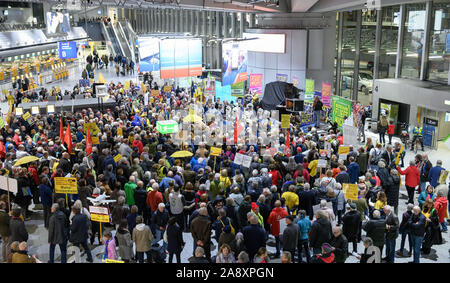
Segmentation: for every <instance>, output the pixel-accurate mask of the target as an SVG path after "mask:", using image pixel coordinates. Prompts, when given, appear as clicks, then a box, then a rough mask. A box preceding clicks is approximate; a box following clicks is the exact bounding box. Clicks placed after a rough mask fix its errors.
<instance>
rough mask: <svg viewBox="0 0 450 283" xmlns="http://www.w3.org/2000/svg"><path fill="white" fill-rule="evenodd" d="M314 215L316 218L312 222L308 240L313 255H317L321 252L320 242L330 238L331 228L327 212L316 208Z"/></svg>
mask: <svg viewBox="0 0 450 283" xmlns="http://www.w3.org/2000/svg"><path fill="white" fill-rule="evenodd" d="M315 216H316V219H317V220H316V221H314V222H313V223H312V226H311V233H310V236H309V242H310V246H311V248H312V250H313V253H314V255H317V254H320V253H321V252H322V244H323V243H328V242H329V241H330V240H331V237H332V228H331V223H330V221H329V220H328V219H329V216H328V213H327V212H325V211H323V210H317V211H316V213H315Z"/></svg>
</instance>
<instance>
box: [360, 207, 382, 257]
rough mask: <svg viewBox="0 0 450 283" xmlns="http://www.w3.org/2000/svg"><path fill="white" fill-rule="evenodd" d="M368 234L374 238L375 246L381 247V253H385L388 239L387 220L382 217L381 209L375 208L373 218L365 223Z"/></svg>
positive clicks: (364, 226) (364, 227)
mask: <svg viewBox="0 0 450 283" xmlns="http://www.w3.org/2000/svg"><path fill="white" fill-rule="evenodd" d="M363 229H364V231H366V236H367V237H370V238H371V239H372V240H373V244H374V246H376V247H378V248H379V249H380V253H383V246H384V243H385V241H386V220H385V219H380V211H379V210H375V211H374V212H373V219H371V220H369V221H367V223H365V225H363Z"/></svg>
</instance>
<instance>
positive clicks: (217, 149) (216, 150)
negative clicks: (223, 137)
mask: <svg viewBox="0 0 450 283" xmlns="http://www.w3.org/2000/svg"><path fill="white" fill-rule="evenodd" d="M221 153H222V149H221V148H220V147H211V153H210V155H212V156H219V155H220V154H221Z"/></svg>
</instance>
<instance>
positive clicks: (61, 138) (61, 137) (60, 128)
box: [59, 117, 64, 143]
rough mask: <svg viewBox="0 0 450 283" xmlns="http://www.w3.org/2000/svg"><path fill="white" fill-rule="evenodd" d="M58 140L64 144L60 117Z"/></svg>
mask: <svg viewBox="0 0 450 283" xmlns="http://www.w3.org/2000/svg"><path fill="white" fill-rule="evenodd" d="M59 139H60V140H61V141H63V143H64V129H63V121H62V117H60V118H59Z"/></svg>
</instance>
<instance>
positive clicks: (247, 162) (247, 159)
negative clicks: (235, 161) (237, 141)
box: [242, 155, 252, 168]
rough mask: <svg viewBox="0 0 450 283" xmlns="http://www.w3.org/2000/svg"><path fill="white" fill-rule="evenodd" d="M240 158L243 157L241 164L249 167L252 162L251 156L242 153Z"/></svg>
mask: <svg viewBox="0 0 450 283" xmlns="http://www.w3.org/2000/svg"><path fill="white" fill-rule="evenodd" d="M242 158H243V160H242V166H244V167H245V168H250V164H251V163H252V157H251V156H247V155H243V156H242Z"/></svg>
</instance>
